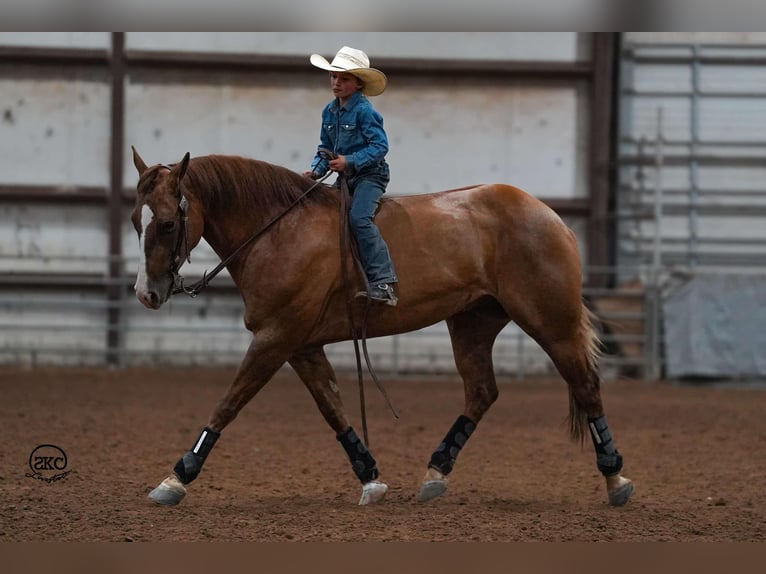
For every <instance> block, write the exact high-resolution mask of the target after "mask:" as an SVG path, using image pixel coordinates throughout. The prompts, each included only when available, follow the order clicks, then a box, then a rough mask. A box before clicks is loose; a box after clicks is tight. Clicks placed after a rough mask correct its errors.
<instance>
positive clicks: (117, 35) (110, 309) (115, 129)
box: [106, 32, 125, 366]
mask: <svg viewBox="0 0 766 574" xmlns="http://www.w3.org/2000/svg"><path fill="white" fill-rule="evenodd" d="M124 52H125V33H124V32H113V33H112V54H111V57H110V60H109V73H110V74H109V75H110V78H111V95H112V105H111V133H110V145H111V149H110V166H109V174H110V181H109V199H108V202H107V205H108V211H109V217H108V221H109V260H108V261H109V263H108V273H107V285H106V298H107V326H106V363H107V365H109V366H119V364H120V345H121V337H120V334H121V333H120V325H121V322H120V320H121V313H120V305H121V301H122V292H123V285H122V277H123V273H122V167H123V166H122V155H123V139H124V117H123V116H124V111H125V65H124V59H123V57H124Z"/></svg>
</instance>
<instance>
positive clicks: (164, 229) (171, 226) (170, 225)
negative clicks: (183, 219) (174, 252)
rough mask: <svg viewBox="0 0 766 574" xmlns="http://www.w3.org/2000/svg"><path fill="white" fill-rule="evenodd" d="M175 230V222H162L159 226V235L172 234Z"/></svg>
mask: <svg viewBox="0 0 766 574" xmlns="http://www.w3.org/2000/svg"><path fill="white" fill-rule="evenodd" d="M175 228H176V222H175V221H163V222H162V223H160V224H159V230H160V233H163V234H168V233H173V231H175Z"/></svg>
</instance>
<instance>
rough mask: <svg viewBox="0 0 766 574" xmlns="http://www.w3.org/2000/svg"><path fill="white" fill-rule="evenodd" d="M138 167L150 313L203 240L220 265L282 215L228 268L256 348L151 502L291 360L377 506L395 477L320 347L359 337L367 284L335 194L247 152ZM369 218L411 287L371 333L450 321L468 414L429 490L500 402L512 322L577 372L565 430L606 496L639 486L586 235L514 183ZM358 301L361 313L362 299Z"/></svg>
mask: <svg viewBox="0 0 766 574" xmlns="http://www.w3.org/2000/svg"><path fill="white" fill-rule="evenodd" d="M133 162H134V164H135V166H136V169H137V170H138V174H139V180H138V186H137V196H136V204H135V209H134V210H133V214H132V221H133V225H134V227H135V228H136V232H137V233H138V241H139V247H140V265H139V270H138V278H137V280H136V285H135V290H136V296H137V297H138V300H139V301H140V302H141V303H143V304H144V305H145V306H146V307H148V308H150V309H158V308H159V307H160V306H161V305H162V304H163V303H165V302H166V301H167V300H168V298H169V297H170V296H171V294H172V293H173V289H174V286H175V285H176V283H177V280H178V269H179V268H180V266H181V265H182V264H183V261H184V259H186V258H187V257H188V255H189V253H190V252H191V250H192V249H193V248H194V246H195V245H197V243H198V242H199V241H200V239H201V238H203V237H204V238H205V240H206V241H207V242H208V243H209V244H210V246H211V247H212V248H213V249H214V250H215V252H216V254H217V255H218V256H219V257H221V258H222V259H224V258H226V257H228V256H229V255H230V254H231V253H233V252H234V251H235V250H236V249H237V248H238V247H240V246H242V245H243V244H245V243H246V242H247V240H248V238H250V237H251V236H252V235H253V234H254V233H255V232H256V231H258V230H259V229H261V228H264V227H265V226H266V224H267V223H268V222H271V221H273V220H275V218H278V219H277V220H276V222H275V223H274V224H273V225H271V226H270V227H268V228H267V229H266V231H265V232H264V233H263V234H262V235H261V236H260V237H259V238H258V239H257V240H256V241H253V242H252V243H249V244H248V245H247V246H246V248H245V249H242V250H241V252H240V253H239V254H238V255H237V256H236V257H235V258H234V259H233V260H232V261H231V262H230V263H228V265H227V269H228V271H229V274H230V275H231V277H232V279H233V281H234V283H235V284H236V286H237V288H238V289H239V291H240V292H241V294H242V298H243V299H244V303H245V317H244V319H245V325H246V326H247V329H248V330H249V331H250V332H251V333H252V342H251V343H250V347H249V349H248V350H247V353H246V354H245V357H244V360H243V361H242V364H241V365H240V367H239V369H238V372H237V374H236V377H235V378H234V381H233V382H232V384H231V387H230V388H229V390H228V391H227V392H226V394H225V395H224V396H223V397H222V398H221V400H220V402H219V403H218V404H217V405H216V406H215V408H214V409H213V411H212V413H211V415H210V418H209V419H208V421H207V425H206V426H205V427H204V429H203V430H202V431H201V433H200V435H199V437H197V439H196V440H195V441H194V443H193V445H192V447H191V449H190V450H189V451H188V452H186V453H185V454H184V455H183V457H182V458H181V459H180V460H179V461H178V462H177V463H176V465H175V467H174V468H173V472H172V474H171V475H170V476H168V477H167V478H166V479H165V480H163V481H162V483H161V484H160V485H159V486H158V487H157V488H155V489H154V490H153V491H152V492H151V493H150V494H149V498H150V499H152V500H153V501H155V502H157V503H159V504H167V505H172V504H177V503H178V502H179V501H180V500H181V499H182V498H183V497H184V496H185V494H186V486H187V485H188V484H189V483H191V482H192V481H193V480H194V479H195V478H196V477H197V475H198V474H199V472H200V470H201V469H202V465H203V463H204V462H205V459H206V458H207V456H208V454H209V453H210V451H211V450H212V448H213V445H214V444H215V442H216V440H217V439H218V436H219V434H220V433H221V431H223V429H224V428H226V426H227V425H228V424H229V423H231V422H232V421H233V420H234V418H235V417H236V416H237V414H238V413H239V411H240V410H241V409H242V408H243V407H244V406H245V405H246V404H247V403H248V402H249V401H250V399H252V398H253V397H254V396H255V395H256V393H258V391H260V390H261V389H262V388H263V386H264V385H265V384H266V383H268V382H269V380H270V379H271V377H272V376H273V375H274V373H275V372H276V371H277V370H278V369H279V368H280V367H282V366H283V365H284V364H285V363H289V364H290V365H291V366H292V367H293V369H294V370H295V372H296V373H297V374H298V376H299V377H300V379H301V380H302V381H303V383H304V384H305V385H306V387H307V388H308V390H309V391H310V393H311V395H312V396H313V397H314V400H315V401H316V404H317V406H318V407H319V410H320V412H321V413H322V415H323V416H324V418H325V420H326V421H327V424H328V425H330V428H332V430H333V431H335V433H336V436H337V439H338V441H339V442H340V444H341V446H342V447H343V449H344V450H345V452H346V454H347V455H348V458H349V460H350V462H351V466H352V469H353V471H354V473H355V474H356V476H357V478H358V479H359V481H360V482H361V485H362V495H361V499H360V501H359V504H370V503H373V502H378V501H380V500H382V499H383V497H384V496H385V493H386V490H387V489H388V487H387V486H386V485H385V484H384V483H383V482H382V481H380V480H379V477H378V468H377V464H376V462H375V459H374V458H373V456H372V454H371V453H370V452H369V450H368V449H367V447H366V445H365V444H364V442H363V441H362V440H360V438H359V437H358V436H357V435H356V433H355V432H354V429H353V428H352V427H351V425H350V424H349V420H348V417H347V416H346V413H345V411H344V408H343V403H342V401H341V397H340V395H339V392H338V387H337V385H336V378H335V373H334V371H333V368H332V367H331V365H330V363H329V362H328V360H327V357H326V356H325V353H324V345H327V344H329V343H334V342H338V341H343V340H348V339H350V338H351V336H352V327H351V321H350V319H349V316H348V313H347V310H348V309H347V298H348V297H349V293H352V294H353V293H355V292H356V291H357V290H358V289H359V286H358V285H356V284H349V285H344V282H343V281H342V272H341V263H342V260H341V255H340V250H339V245H338V237H339V225H340V213H339V197H338V191H337V189H336V188H333V187H330V186H326V185H324V184H319V185H318V186H317V187H316V188H315V189H313V190H311V192H310V193H308V194H307V195H306V196H305V198H304V199H301V200H300V201H298V199H299V198H300V197H301V195H302V194H304V193H305V192H306V190H308V189H309V188H310V187H311V185H312V181H311V180H309V179H306V178H304V177H303V176H302V175H299V174H297V173H295V172H292V171H290V170H288V169H285V168H282V167H279V166H276V165H272V164H269V163H265V162H262V161H256V160H251V159H245V158H241V157H233V156H215V155H212V156H206V157H199V158H195V159H192V160H190V159H189V154H188V153H187V154H186V155H185V156H184V158H183V160H182V161H181V162H180V163H177V164H174V165H172V166H164V165H155V166H152V167H147V165H146V164H145V163H144V161H143V160H142V159H141V157H140V156H139V155H138V153H137V152H136V151H135V149H134V150H133ZM290 206H293V207H292V208H290ZM280 214H282V215H281V217H280ZM375 220H376V222H377V224H378V226H379V227H380V229H381V233H382V234H383V236H384V237H385V238H386V241H387V242H388V245H389V249H390V251H391V254H392V257H393V259H394V263H395V266H396V269H397V271H398V274H399V276H400V277H401V282H400V283H399V285H398V292H399V305H398V306H397V307H389V306H387V305H380V306H373V307H371V308H370V309H369V316H368V322H367V333H368V336H370V337H380V336H386V335H393V334H396V333H403V332H406V331H413V330H416V329H421V328H423V327H426V326H428V325H431V324H434V323H436V322H438V321H441V320H446V322H447V326H448V328H449V333H450V337H451V340H452V347H453V351H454V355H455V362H456V364H457V369H458V371H459V373H460V376H461V377H462V379H463V382H464V385H465V408H464V409H463V412H462V413H461V414H459V416H458V417H457V419H456V420H455V423H454V424H453V425H452V427H451V428H450V429H449V430H448V431H447V434H446V435H445V436H444V438H443V439H442V440H441V441H440V443H439V444H438V446H437V448H436V450H435V451H434V452H433V454H432V455H431V459H430V461H429V462H428V465H427V471H426V474H425V477H424V479H423V483H422V485H421V489H420V493H419V500H421V501H427V500H431V499H434V498H436V497H438V496H440V495H442V494H443V493H444V492H445V490H446V488H447V475H448V474H449V473H450V472H451V471H452V468H453V465H454V464H455V460H456V458H457V456H458V454H459V453H460V450H461V448H462V447H464V446H465V444H466V442H467V440H468V438H469V437H470V436H471V433H472V432H473V430H474V429H475V428H476V425H477V424H478V423H479V421H481V419H482V417H483V416H484V414H485V413H486V412H487V409H489V407H490V406H491V405H492V403H493V402H494V401H495V400H496V399H497V396H498V388H497V384H496V382H495V376H494V373H493V368H492V347H493V345H494V341H495V338H496V337H497V335H498V333H499V332H500V331H501V329H503V327H505V326H506V325H507V324H508V323H509V322H510V321H514V322H515V323H516V324H517V325H518V326H519V327H521V328H522V329H523V330H524V331H525V332H526V333H528V334H529V335H530V336H531V337H532V338H534V339H535V341H537V342H538V343H539V344H540V346H541V347H542V348H543V349H544V350H545V351H546V353H548V355H549V356H550V358H551V359H552V360H553V362H554V364H555V365H556V368H557V369H558V371H559V373H560V374H561V376H562V377H563V378H564V380H565V381H566V382H567V386H568V390H569V423H570V424H569V431H570V434H571V436H572V438H573V439H575V440H579V441H582V440H584V437H585V435H586V434H589V435H590V436H591V438H592V440H593V445H594V448H595V451H596V465H597V467H598V469H599V470H600V471H601V473H602V474H603V475H604V477H605V479H606V489H607V497H608V501H609V503H610V504H611V505H613V506H621V505H623V504H625V503H626V502H627V501H628V498H629V497H630V495H631V493H632V492H633V485H632V483H631V481H630V480H628V479H626V478H624V477H622V476H621V475H620V471H621V469H622V456H621V455H620V453H619V452H618V451H617V448H616V447H615V444H614V441H613V440H612V436H611V434H610V432H609V428H608V426H607V421H606V417H605V415H604V409H603V406H602V403H601V396H600V378H599V373H598V364H597V359H598V346H599V342H598V339H597V337H596V334H595V332H594V330H593V328H592V325H591V316H590V313H589V312H588V311H587V309H586V307H585V306H584V305H583V301H582V296H581V281H582V278H581V270H580V258H579V254H578V250H577V243H576V241H575V236H574V234H573V233H572V231H571V230H570V229H569V228H568V227H567V226H566V225H565V224H564V223H563V222H562V221H561V219H560V218H559V217H558V215H556V213H554V212H553V211H552V210H551V209H550V208H548V207H547V206H546V205H545V204H543V203H542V202H540V201H539V200H537V199H535V198H534V197H532V196H531V195H528V194H527V193H525V192H523V191H521V190H520V189H517V188H515V187H511V186H508V185H500V184H495V185H479V186H476V187H470V188H463V189H457V190H451V191H443V192H440V193H432V194H425V195H418V196H410V197H395V198H386V199H384V200H383V201H382V202H381V206H380V210H379V212H378V214H377V215H376V219H375ZM351 283H356V281H353V282H351ZM356 301H357V302H356V303H354V305H355V307H356V308H355V312H358V313H361V312H362V310H363V307H364V303H363V300H359V299H357V300H356Z"/></svg>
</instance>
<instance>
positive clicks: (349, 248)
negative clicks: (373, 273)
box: [338, 173, 399, 448]
mask: <svg viewBox="0 0 766 574" xmlns="http://www.w3.org/2000/svg"><path fill="white" fill-rule="evenodd" d="M338 177H339V180H340V261H341V271H342V273H343V286H344V290H345V291H346V312H347V313H348V321H349V323H350V324H351V338H352V339H353V341H354V355H355V357H356V374H357V381H358V385H359V410H360V414H361V417H362V434H363V435H364V444H365V445H367V447H368V448H369V446H370V439H369V436H368V434H367V409H366V406H365V400H364V375H363V373H362V359H361V357H360V354H359V339H360V338H361V340H362V351H363V353H364V361H365V363H366V364H367V370H368V371H369V373H370V376H371V377H372V380H373V381H374V382H375V385H376V386H377V387H378V390H379V391H380V394H381V395H383V398H384V399H385V400H386V403H387V404H388V408H389V409H391V412H392V413H393V414H394V417H395V418H397V419H398V418H399V413H398V411H397V410H396V407H394V405H393V403H392V402H391V399H390V398H389V397H388V392H387V391H386V388H385V387H384V386H383V383H382V382H381V381H380V379H378V376H377V374H376V373H375V369H373V368H372V363H370V354H369V353H368V352H367V314H368V312H369V310H370V298H369V297H367V298H366V299H365V304H364V317H363V319H362V328H361V336H360V335H359V334H358V330H357V327H356V324H355V322H354V310H353V295H351V287H352V285H351V280H350V278H349V270H348V265H347V264H346V254H347V253H351V259H352V260H353V262H354V263H355V266H356V270H357V271H358V272H359V274H360V275H361V276H362V277H363V278H364V287H365V290H366V291H367V292H368V293H369V291H370V284H369V282H368V281H367V275H366V274H365V273H364V269H362V268H361V262H360V261H359V258H358V257H357V254H356V251H355V250H354V244H353V242H352V241H351V240H350V234H349V230H350V227H349V224H348V211H349V208H348V205H349V200H350V195H351V194H350V193H349V191H348V185H347V183H346V177H345V176H344V175H343V174H342V173H341V174H339V175H338Z"/></svg>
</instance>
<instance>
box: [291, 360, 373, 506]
mask: <svg viewBox="0 0 766 574" xmlns="http://www.w3.org/2000/svg"><path fill="white" fill-rule="evenodd" d="M288 362H289V363H290V365H291V366H292V367H293V369H295V372H296V373H298V376H299V377H300V378H301V380H302V381H303V383H304V384H305V385H306V388H308V390H309V392H310V393H311V396H312V397H314V401H316V404H317V406H318V407H319V411H320V412H321V413H322V416H324V418H325V420H326V421H327V424H329V425H330V427H331V428H332V429H333V430H334V431H335V436H336V438H337V439H338V442H340V444H341V445H342V446H343V449H344V450H345V451H346V454H347V455H348V458H349V460H350V461H351V467H352V468H353V470H354V473H355V474H356V476H357V478H358V479H359V481H360V482H361V483H362V497H361V498H360V499H359V504H360V505H366V504H371V503H374V502H378V501H380V500H382V499H383V497H384V496H385V495H386V491H387V490H388V486H387V485H385V484H384V483H382V482H380V481H379V480H378V466H377V463H376V462H375V459H374V458H373V457H372V455H371V454H370V452H369V451H368V450H367V447H366V446H365V444H364V443H363V442H362V440H361V439H360V438H359V437H358V436H357V434H356V433H355V432H354V429H353V428H351V425H350V424H349V423H348V419H347V418H346V415H345V413H344V410H343V402H342V400H341V397H340V391H339V390H338V385H337V380H336V378H335V372H334V371H333V368H332V365H330V362H329V361H328V360H327V356H326V355H325V353H324V350H323V349H322V348H321V347H314V348H310V349H302V350H301V351H300V352H298V353H296V354H295V355H293V356H292V357H291V358H290V359H289V361H288Z"/></svg>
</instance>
